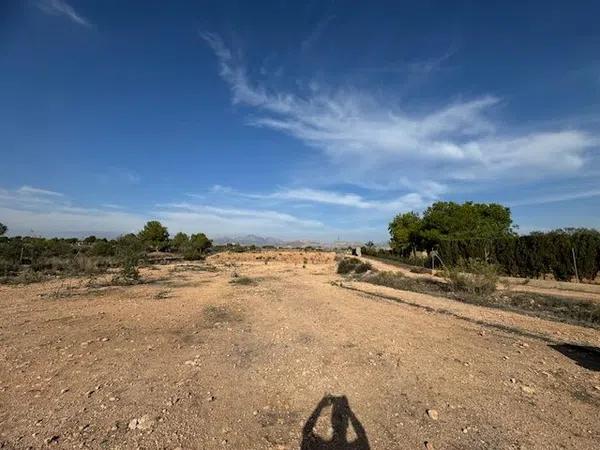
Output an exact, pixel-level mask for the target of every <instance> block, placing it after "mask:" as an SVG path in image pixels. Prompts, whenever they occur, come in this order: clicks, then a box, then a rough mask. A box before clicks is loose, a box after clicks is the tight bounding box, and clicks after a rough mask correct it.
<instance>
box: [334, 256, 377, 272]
mask: <svg viewBox="0 0 600 450" xmlns="http://www.w3.org/2000/svg"><path fill="white" fill-rule="evenodd" d="M372 268H373V267H372V266H371V264H370V263H368V262H363V261H361V260H360V259H358V258H344V259H342V260H341V261H340V262H339V263H338V268H337V273H339V274H348V273H352V272H354V273H365V272H367V271H369V270H371V269H372Z"/></svg>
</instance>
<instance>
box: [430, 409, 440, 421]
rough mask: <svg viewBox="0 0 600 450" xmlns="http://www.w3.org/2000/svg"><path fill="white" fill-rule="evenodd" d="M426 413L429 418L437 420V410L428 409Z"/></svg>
mask: <svg viewBox="0 0 600 450" xmlns="http://www.w3.org/2000/svg"><path fill="white" fill-rule="evenodd" d="M427 415H428V416H429V417H430V418H431V420H438V417H439V416H438V412H437V411H436V410H435V409H428V410H427Z"/></svg>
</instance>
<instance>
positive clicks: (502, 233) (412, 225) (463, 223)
mask: <svg viewBox="0 0 600 450" xmlns="http://www.w3.org/2000/svg"><path fill="white" fill-rule="evenodd" d="M389 232H390V236H391V241H390V244H391V247H392V248H393V249H395V250H396V251H398V252H402V253H406V252H407V251H409V250H410V251H414V250H431V249H433V248H434V247H436V246H437V245H439V243H440V242H441V241H446V240H473V239H481V240H482V241H485V242H487V244H484V247H485V248H484V253H485V255H486V259H487V254H488V251H489V248H488V247H489V245H490V242H491V240H493V239H499V238H503V237H509V236H514V231H513V228H512V217H511V213H510V209H509V208H507V207H505V206H502V205H499V204H497V203H473V202H465V203H462V204H460V203H455V202H435V203H434V204H432V205H431V206H430V207H429V208H427V209H426V210H425V212H424V213H423V215H422V216H420V215H419V214H417V213H415V212H409V213H404V214H399V215H397V216H396V217H395V218H394V220H392V222H391V223H390V225H389Z"/></svg>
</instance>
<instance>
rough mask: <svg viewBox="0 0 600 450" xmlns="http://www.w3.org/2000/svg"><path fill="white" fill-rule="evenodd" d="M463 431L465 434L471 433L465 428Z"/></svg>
mask: <svg viewBox="0 0 600 450" xmlns="http://www.w3.org/2000/svg"><path fill="white" fill-rule="evenodd" d="M461 431H462V432H463V433H468V432H469V428H463V429H462V430H461Z"/></svg>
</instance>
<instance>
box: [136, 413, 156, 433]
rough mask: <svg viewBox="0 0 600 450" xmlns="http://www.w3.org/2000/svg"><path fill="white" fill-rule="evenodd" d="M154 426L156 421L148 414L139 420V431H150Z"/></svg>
mask: <svg viewBox="0 0 600 450" xmlns="http://www.w3.org/2000/svg"><path fill="white" fill-rule="evenodd" d="M153 426H154V419H153V418H151V417H150V416H149V415H148V414H144V415H143V416H142V417H140V418H139V419H138V423H137V429H138V430H149V429H150V428H152V427H153Z"/></svg>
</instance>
